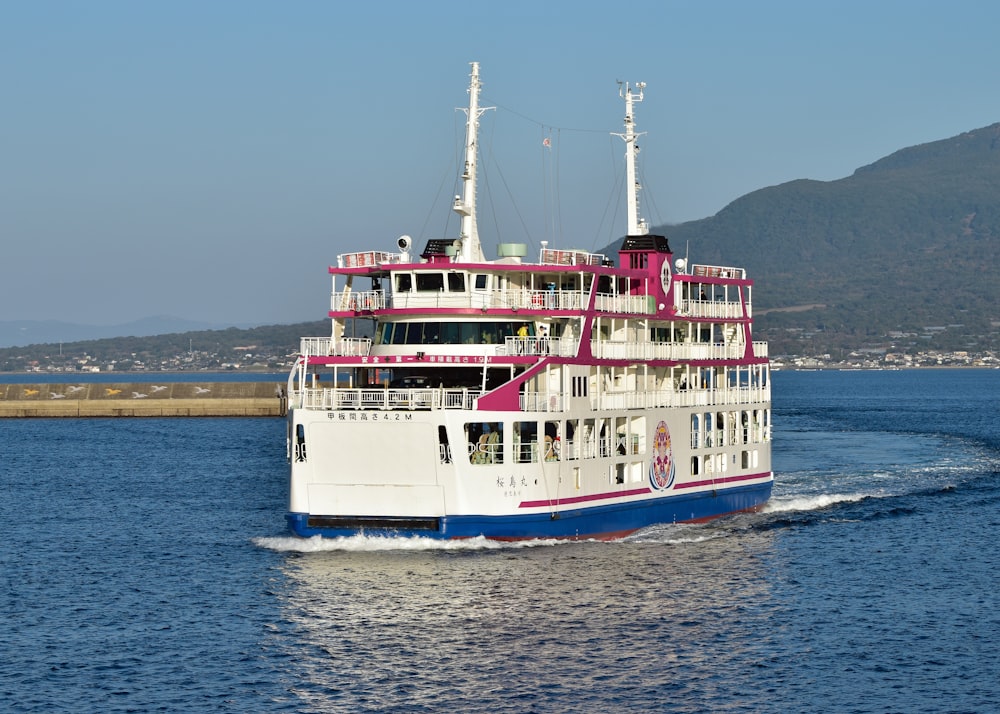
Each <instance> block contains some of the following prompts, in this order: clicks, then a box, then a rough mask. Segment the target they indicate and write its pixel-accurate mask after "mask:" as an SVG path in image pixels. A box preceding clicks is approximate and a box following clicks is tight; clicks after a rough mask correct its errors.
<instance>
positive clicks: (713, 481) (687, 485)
mask: <svg viewBox="0 0 1000 714" xmlns="http://www.w3.org/2000/svg"><path fill="white" fill-rule="evenodd" d="M770 477H771V474H767V473H764V474H748V475H745V476H728V477H726V478H712V479H708V480H707V481H692V482H691V483H682V484H679V485H677V486H674V490H675V491H679V490H680V489H682V488H698V487H699V486H714V485H716V484H720V483H735V482H736V481H752V480H753V479H758V478H770Z"/></svg>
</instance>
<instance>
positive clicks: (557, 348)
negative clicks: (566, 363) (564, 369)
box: [498, 336, 576, 357]
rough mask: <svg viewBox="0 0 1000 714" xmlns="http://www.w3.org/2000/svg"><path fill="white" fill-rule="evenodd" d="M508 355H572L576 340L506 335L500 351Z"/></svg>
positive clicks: (574, 353)
mask: <svg viewBox="0 0 1000 714" xmlns="http://www.w3.org/2000/svg"><path fill="white" fill-rule="evenodd" d="M498 354H507V355H510V356H514V357H516V356H519V355H539V356H544V355H558V356H559V357H573V356H575V355H576V340H573V339H566V338H561V337H560V338H556V337H538V336H533V337H507V338H506V339H505V340H504V347H503V351H502V352H498Z"/></svg>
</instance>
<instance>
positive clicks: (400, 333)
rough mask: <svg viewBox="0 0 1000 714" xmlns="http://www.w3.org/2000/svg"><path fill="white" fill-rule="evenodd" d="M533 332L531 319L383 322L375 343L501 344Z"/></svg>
mask: <svg viewBox="0 0 1000 714" xmlns="http://www.w3.org/2000/svg"><path fill="white" fill-rule="evenodd" d="M522 328H523V329H524V331H525V332H526V333H527V334H526V335H525V336H529V337H530V336H532V335H534V334H535V325H534V323H533V322H524V321H511V320H506V321H496V322H483V321H478V320H477V321H475V322H385V323H382V324H381V325H379V327H378V331H377V333H376V334H375V344H380V345H463V344H465V345H475V344H480V345H483V344H485V345H490V344H498V345H502V344H503V343H504V341H505V340H506V339H507V338H508V337H514V336H516V335H518V334H520V332H521V330H522Z"/></svg>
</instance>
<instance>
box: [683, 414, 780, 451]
mask: <svg viewBox="0 0 1000 714" xmlns="http://www.w3.org/2000/svg"><path fill="white" fill-rule="evenodd" d="M770 422H771V412H770V410H768V409H744V410H742V411H725V412H704V413H698V414H692V415H691V448H692V449H701V448H712V447H714V446H736V445H739V444H760V443H763V442H764V441H766V440H767V434H768V426H769V425H770Z"/></svg>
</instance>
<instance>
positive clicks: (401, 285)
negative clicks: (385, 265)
mask: <svg viewBox="0 0 1000 714" xmlns="http://www.w3.org/2000/svg"><path fill="white" fill-rule="evenodd" d="M412 290H413V276H412V275H410V274H409V273H398V274H397V275H396V292H397V293H408V292H410V291H412Z"/></svg>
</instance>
